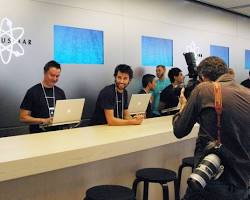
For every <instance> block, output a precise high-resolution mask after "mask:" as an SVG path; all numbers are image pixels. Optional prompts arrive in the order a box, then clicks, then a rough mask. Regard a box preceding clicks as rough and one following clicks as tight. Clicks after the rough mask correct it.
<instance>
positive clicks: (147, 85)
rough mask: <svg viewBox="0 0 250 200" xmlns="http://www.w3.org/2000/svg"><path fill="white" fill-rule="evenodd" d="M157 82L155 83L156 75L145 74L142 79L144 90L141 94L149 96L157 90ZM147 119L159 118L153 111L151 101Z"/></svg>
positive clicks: (150, 101)
mask: <svg viewBox="0 0 250 200" xmlns="http://www.w3.org/2000/svg"><path fill="white" fill-rule="evenodd" d="M155 86H156V81H155V75H153V74H145V75H144V76H143V77H142V87H143V89H142V90H141V91H140V92H139V94H148V93H150V92H151V91H152V90H154V89H155ZM146 117H147V118H152V117H158V115H156V114H154V113H153V111H152V100H151V99H150V100H149V103H148V107H147V110H146Z"/></svg>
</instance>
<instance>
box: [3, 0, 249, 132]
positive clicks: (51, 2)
mask: <svg viewBox="0 0 250 200" xmlns="http://www.w3.org/2000/svg"><path fill="white" fill-rule="evenodd" d="M4 17H8V18H9V19H11V20H12V21H13V25H14V26H22V27H24V29H25V34H24V38H29V39H31V40H32V45H31V46H26V47H25V55H24V56H21V57H18V58H16V57H13V58H12V60H11V62H10V63H9V64H8V65H4V64H3V63H2V62H1V61H0V91H1V96H0V113H1V115H2V116H1V118H0V127H10V126H19V125H20V124H19V123H18V109H19V105H20V102H21V100H22V98H23V96H24V94H25V92H26V90H27V89H28V88H29V87H31V86H32V85H33V84H35V83H37V82H39V81H40V80H41V79H42V68H43V66H44V64H45V63H46V62H47V61H48V60H51V59H53V25H55V24H57V25H65V26H73V27H80V28H89V29H95V30H103V31H104V45H105V47H104V50H105V59H104V61H105V64H104V65H63V66H62V75H61V79H60V82H59V86H60V87H62V88H63V89H64V90H65V92H66V95H67V97H68V98H77V97H86V100H87V103H86V107H85V114H86V116H87V117H89V116H90V115H91V113H92V111H93V108H94V104H95V100H96V96H97V94H98V91H99V90H100V89H101V88H102V87H103V86H104V85H107V84H109V83H110V82H111V81H112V80H113V77H112V74H113V69H114V67H115V66H116V65H117V64H119V63H126V64H130V65H132V66H133V68H134V69H135V68H137V67H140V66H141V50H140V46H141V44H140V41H141V36H142V35H146V36H155V37H160V38H167V39H173V41H174V42H173V44H174V66H176V67H180V68H182V69H183V71H185V72H187V69H186V68H187V66H186V63H185V60H184V57H183V55H182V54H183V52H185V51H186V46H187V45H189V44H190V43H191V42H192V41H194V42H195V43H196V45H197V46H199V47H200V48H201V49H202V54H203V57H207V56H209V45H210V44H215V45H222V46H227V47H230V50H229V52H230V61H229V63H230V67H232V68H233V69H234V70H235V71H236V79H237V81H241V80H243V79H245V78H246V77H247V72H248V71H247V70H245V69H244V62H245V61H244V53H245V49H250V34H249V33H250V20H249V18H244V17H241V16H237V15H234V14H230V13H226V12H223V11H220V10H216V9H212V8H209V7H204V6H202V5H199V4H194V3H191V2H186V1H184V0H154V1H152V0H91V1H89V0H0V20H1V19H2V18H4ZM143 69H144V70H145V72H150V73H154V71H155V69H154V67H145V68H143ZM139 87H140V78H138V77H137V78H136V79H135V80H133V81H132V83H131V85H130V86H129V88H128V90H129V91H130V92H136V91H137V90H138V89H139Z"/></svg>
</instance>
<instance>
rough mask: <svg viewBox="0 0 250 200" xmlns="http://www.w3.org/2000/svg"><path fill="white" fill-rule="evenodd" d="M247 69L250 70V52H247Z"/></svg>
mask: <svg viewBox="0 0 250 200" xmlns="http://www.w3.org/2000/svg"><path fill="white" fill-rule="evenodd" d="M245 68H246V69H250V50H247V49H246V50H245Z"/></svg>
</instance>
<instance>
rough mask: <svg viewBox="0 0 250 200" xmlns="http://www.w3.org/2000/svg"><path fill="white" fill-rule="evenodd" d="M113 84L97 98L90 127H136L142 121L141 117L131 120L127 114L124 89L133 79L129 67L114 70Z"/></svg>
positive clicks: (126, 97) (126, 96)
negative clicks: (105, 125) (104, 125)
mask: <svg viewBox="0 0 250 200" xmlns="http://www.w3.org/2000/svg"><path fill="white" fill-rule="evenodd" d="M114 77H115V84H112V85H109V86H106V87H105V88H103V89H102V90H101V91H100V93H99V95H98V98H97V101H96V107H95V111H94V114H93V117H92V119H91V122H90V124H91V125H100V124H108V125H113V126H115V125H116V126H117V125H136V124H141V123H142V121H143V116H142V115H137V116H135V117H134V118H131V116H130V114H129V112H128V93H127V90H126V89H125V88H126V87H127V86H128V84H129V82H130V81H131V79H132V78H133V71H132V69H131V67H130V66H128V65H125V64H121V65H118V66H117V67H116V68H115V72H114Z"/></svg>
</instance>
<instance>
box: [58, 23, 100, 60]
mask: <svg viewBox="0 0 250 200" xmlns="http://www.w3.org/2000/svg"><path fill="white" fill-rule="evenodd" d="M103 48H104V47H103V31H97V30H91V29H83V28H74V27H68V26H58V25H54V59H55V60H56V61H57V62H59V63H62V64H104V50H103Z"/></svg>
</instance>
